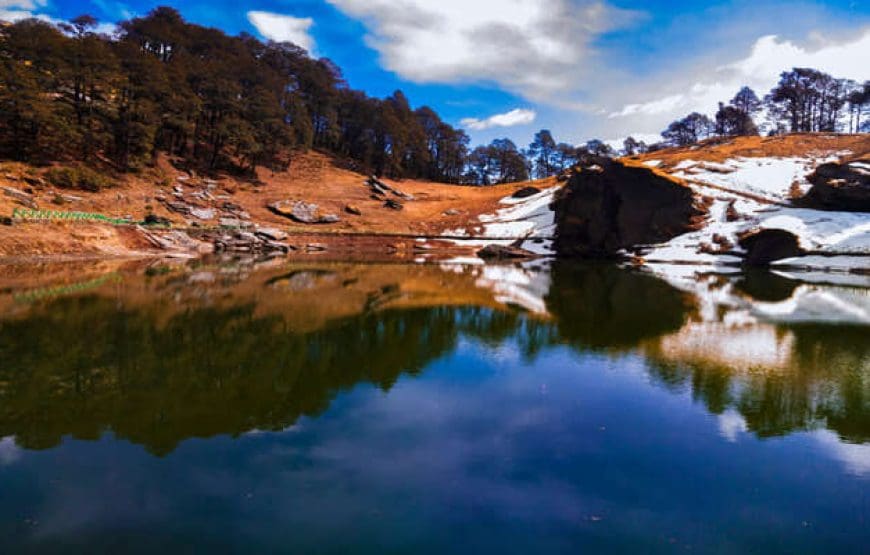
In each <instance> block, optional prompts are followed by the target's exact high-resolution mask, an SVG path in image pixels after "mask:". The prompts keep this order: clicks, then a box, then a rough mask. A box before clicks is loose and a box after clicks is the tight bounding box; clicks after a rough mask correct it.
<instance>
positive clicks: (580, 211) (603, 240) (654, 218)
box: [554, 158, 706, 258]
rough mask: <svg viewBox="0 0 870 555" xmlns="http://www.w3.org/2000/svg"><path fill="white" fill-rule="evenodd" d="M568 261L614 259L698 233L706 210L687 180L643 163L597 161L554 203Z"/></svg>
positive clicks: (560, 249) (559, 249) (560, 248)
mask: <svg viewBox="0 0 870 555" xmlns="http://www.w3.org/2000/svg"><path fill="white" fill-rule="evenodd" d="M554 208H555V211H556V241H555V250H556V253H557V254H558V255H559V256H562V257H580V258H614V257H616V256H618V253H619V252H620V251H621V250H623V249H631V248H633V247H639V246H643V245H650V244H656V243H662V242H665V241H668V240H670V239H672V238H674V237H676V236H677V235H681V234H683V233H686V232H688V231H692V230H695V229H698V228H699V227H700V225H701V224H702V223H703V218H704V216H705V215H706V206H705V205H704V203H703V202H702V201H701V200H700V199H699V198H697V197H696V196H695V195H694V194H693V193H692V190H691V189H690V188H689V187H688V186H687V185H685V184H684V183H682V182H681V181H679V180H677V179H675V178H673V177H670V176H667V175H665V174H663V173H659V172H657V171H655V170H653V169H652V168H648V167H646V166H641V165H630V164H624V163H622V162H619V161H616V160H610V159H607V158H595V159H592V160H590V163H589V164H588V165H586V166H585V167H583V168H581V169H578V170H577V171H575V172H574V174H573V175H572V177H571V179H570V180H569V181H568V184H567V185H566V186H565V187H564V188H563V189H562V191H560V192H559V194H558V195H557V198H556V200H555V203H554Z"/></svg>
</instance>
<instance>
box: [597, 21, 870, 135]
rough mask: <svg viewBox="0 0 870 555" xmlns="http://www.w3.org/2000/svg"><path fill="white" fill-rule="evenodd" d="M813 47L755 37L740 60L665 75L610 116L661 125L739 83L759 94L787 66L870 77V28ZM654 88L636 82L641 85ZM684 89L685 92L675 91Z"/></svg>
mask: <svg viewBox="0 0 870 555" xmlns="http://www.w3.org/2000/svg"><path fill="white" fill-rule="evenodd" d="M815 42H816V45H815V48H812V49H811V48H809V47H807V46H802V45H799V44H797V43H795V42H793V41H789V40H781V39H779V38H778V37H776V36H772V35H771V36H765V37H762V38H760V39H758V40H757V41H756V42H755V44H754V45H753V46H752V48H751V49H750V51H749V54H748V55H747V56H746V57H744V58H743V59H740V60H737V61H734V62H731V63H728V64H725V65H720V66H718V67H715V66H714V67H715V69H713V70H712V71H710V70H709V69H706V68H709V67H710V66H709V65H702V66H700V67H698V68H696V69H688V70H686V71H685V72H677V74H678V75H679V74H686V75H687V78H684V79H678V80H676V81H675V80H673V79H670V80H669V84H668V85H667V86H665V87H660V88H659V94H658V96H656V97H654V98H652V99H651V100H647V101H644V102H632V103H628V104H624V105H622V106H621V107H619V108H617V109H615V110H613V111H611V112H610V114H609V119H611V120H613V119H618V118H627V117H630V118H632V119H636V118H641V119H643V118H645V117H646V118H647V120H649V121H653V122H655V123H656V124H657V125H659V126H662V125H663V124H666V123H667V121H669V118H674V117H677V116H679V115H684V114H686V113H688V112H691V111H699V112H711V111H712V110H715V108H716V105H717V103H718V102H719V101H723V100H725V101H727V100H728V99H730V98H731V97H733V96H734V94H735V93H736V92H737V91H738V90H739V89H740V87H741V86H743V85H748V86H750V87H752V88H753V89H755V91H756V92H757V93H758V94H759V95H763V94H764V93H766V92H767V91H768V90H770V89H771V88H773V86H774V85H776V83H777V81H778V80H779V74H780V73H781V72H783V71H785V70H788V69H791V68H792V67H812V68H815V69H820V70H822V71H825V72H827V73H830V74H832V75H835V76H837V77H844V78H847V79H854V80H856V81H863V80H865V79H867V78H868V77H870V74H868V70H867V55H868V52H870V29H868V30H865V31H864V32H863V33H862V34H860V35H858V36H857V37H855V38H853V39H852V40H849V41H845V42H833V41H826V40H824V39H822V38H820V37H818V36H816V37H815ZM650 88H653V89H655V88H656V87H646V86H644V87H638V89H640V90H649V89H650ZM676 91H684V92H676Z"/></svg>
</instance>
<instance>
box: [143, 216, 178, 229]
mask: <svg viewBox="0 0 870 555" xmlns="http://www.w3.org/2000/svg"><path fill="white" fill-rule="evenodd" d="M145 225H165V226H170V225H172V222H171V221H169V218H164V217H163V216H157V215H155V214H148V215H147V216H145Z"/></svg>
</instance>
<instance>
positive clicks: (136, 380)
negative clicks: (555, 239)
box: [0, 262, 870, 553]
mask: <svg viewBox="0 0 870 555" xmlns="http://www.w3.org/2000/svg"><path fill="white" fill-rule="evenodd" d="M37 276H38V278H37ZM0 277H2V278H3V279H4V281H3V284H4V285H3V286H2V288H0V438H2V439H0V545H2V546H4V547H3V551H4V552H6V553H10V552H20V551H22V552H60V551H63V552H70V551H73V552H91V553H92V552H105V551H120V550H123V551H125V552H154V551H155V550H159V549H163V550H167V552H176V551H185V552H193V551H197V552H203V551H205V550H209V551H211V552H256V551H262V552H295V553H347V552H361V553H405V552H415V553H445V552H448V553H466V552H467V553H482V552H505V553H547V552H570V553H577V552H584V551H585V552H601V551H607V552H631V553H634V552H685V551H692V552H701V553H708V552H712V553H732V552H733V553H742V552H750V551H751V552H758V553H773V552H782V553H796V552H808V553H819V552H839V553H850V552H851V553H862V552H863V553H866V550H867V546H868V545H870V327H868V325H867V323H866V322H867V316H868V314H870V310H868V307H870V301H868V299H870V292H868V291H870V289H866V288H864V287H863V286H862V284H860V283H858V284H855V283H845V284H843V283H841V284H837V285H813V284H807V283H801V282H799V281H796V280H794V279H789V278H788V277H781V276H772V275H752V276H732V277H722V276H706V277H703V278H698V277H694V276H692V277H686V276H685V275H684V276H683V277H682V279H679V278H674V279H671V280H670V282H668V281H664V280H661V279H659V278H657V277H654V276H651V275H645V274H640V273H637V272H632V271H626V270H620V269H616V268H613V267H607V266H576V265H557V266H555V267H553V268H538V269H520V268H514V267H504V268H486V269H483V268H475V267H463V266H449V265H443V266H412V265H377V264H370V265H359V264H336V263H326V262H322V263H311V264H289V265H288V264H284V263H272V264H266V265H264V266H260V267H257V266H252V265H235V264H228V263H219V262H214V263H210V264H204V265H183V266H172V267H170V266H163V265H152V266H150V267H147V268H146V267H142V266H137V265H135V264H133V265H117V266H115V265H112V264H108V263H103V264H102V265H100V266H95V267H89V266H86V265H85V266H71V267H44V268H36V269H33V268H30V269H21V268H13V267H5V268H4V267H0Z"/></svg>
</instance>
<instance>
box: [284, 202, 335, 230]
mask: <svg viewBox="0 0 870 555" xmlns="http://www.w3.org/2000/svg"><path fill="white" fill-rule="evenodd" d="M268 208H269V210H271V211H272V212H274V213H275V214H278V215H279V216H284V217H285V218H290V219H292V220H295V221H297V222H299V223H303V224H334V223H338V222H340V221H341V218H339V217H338V216H336V215H335V214H324V213H323V212H322V211H321V210H320V207H319V206H318V205H316V204H314V203H313V202H303V201H296V202H293V201H289V200H282V201H278V202H273V203H272V204H269V205H268Z"/></svg>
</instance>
